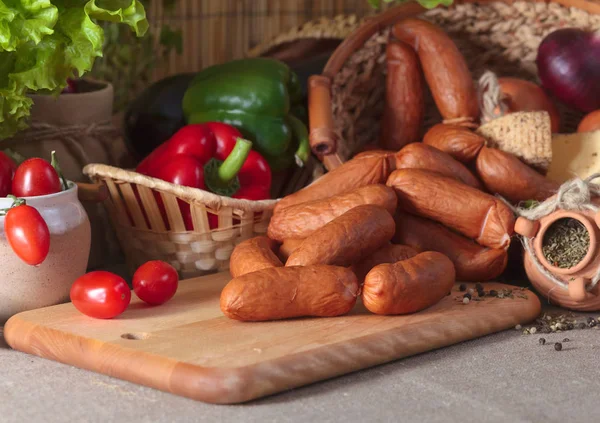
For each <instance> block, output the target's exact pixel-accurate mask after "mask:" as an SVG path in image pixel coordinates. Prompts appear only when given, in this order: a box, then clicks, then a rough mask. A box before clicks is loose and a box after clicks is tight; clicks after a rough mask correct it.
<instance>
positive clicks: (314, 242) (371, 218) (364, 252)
mask: <svg viewBox="0 0 600 423" xmlns="http://www.w3.org/2000/svg"><path fill="white" fill-rule="evenodd" d="M395 231H396V225H395V223H394V219H393V218H392V215H391V214H390V213H389V212H388V211H387V210H386V209H384V208H383V207H379V206H371V205H364V206H358V207H354V208H353V209H351V210H349V211H347V212H346V213H344V214H343V215H341V216H340V217H337V218H335V219H334V220H332V221H331V222H329V223H328V224H326V225H325V226H323V227H322V228H321V229H320V230H318V231H316V232H315V233H313V234H312V235H310V236H309V237H307V238H306V239H305V240H304V242H303V243H302V244H300V246H299V247H298V248H297V249H296V250H295V251H294V252H293V253H292V255H291V256H290V258H289V259H288V261H287V262H286V263H285V265H286V266H309V265H312V264H331V265H336V266H350V265H351V264H354V263H356V262H357V261H358V260H360V259H362V258H364V257H367V256H369V255H370V254H372V253H374V252H375V251H377V249H379V248H380V247H381V246H382V245H383V244H385V243H386V242H388V241H389V240H390V239H392V237H393V236H394V233H395Z"/></svg>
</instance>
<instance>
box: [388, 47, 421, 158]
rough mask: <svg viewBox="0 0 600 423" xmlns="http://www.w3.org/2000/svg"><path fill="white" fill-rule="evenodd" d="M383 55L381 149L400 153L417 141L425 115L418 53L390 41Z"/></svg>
mask: <svg viewBox="0 0 600 423" xmlns="http://www.w3.org/2000/svg"><path fill="white" fill-rule="evenodd" d="M385 54H386V66H387V76H386V84H385V108H384V110H383V118H382V121H381V136H380V139H381V145H382V146H383V147H384V148H386V149H388V150H400V149H401V148H402V147H404V146H405V145H406V144H408V143H411V142H417V141H419V133H420V132H421V127H422V125H423V119H424V116H425V100H424V98H425V97H424V94H423V76H422V74H421V66H420V65H419V58H418V57H417V53H416V52H415V50H414V49H413V48H412V47H411V46H409V45H408V44H406V43H403V42H402V41H396V40H390V41H389V42H388V44H387V48H386V50H385Z"/></svg>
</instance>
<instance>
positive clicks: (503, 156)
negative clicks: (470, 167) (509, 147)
mask: <svg viewBox="0 0 600 423" xmlns="http://www.w3.org/2000/svg"><path fill="white" fill-rule="evenodd" d="M476 165H477V173H478V174H479V177H480V178H481V180H482V181H483V183H484V185H485V186H486V187H487V189H488V190H489V191H490V192H492V193H496V194H499V195H501V196H502V197H504V198H506V199H507V200H509V201H510V202H512V203H518V202H520V201H525V200H536V201H543V200H545V199H547V198H548V197H551V196H552V195H554V194H556V192H557V191H558V188H559V187H560V184H558V183H556V182H554V181H551V180H550V179H547V178H545V177H544V176H543V175H540V174H539V173H538V172H536V171H535V170H533V169H532V168H530V167H529V166H527V165H526V164H525V163H523V162H522V161H521V160H519V159H518V158H517V157H516V156H514V155H512V154H510V153H507V152H504V151H502V150H498V149H496V148H488V147H483V148H482V149H481V151H480V152H479V156H477V161H476Z"/></svg>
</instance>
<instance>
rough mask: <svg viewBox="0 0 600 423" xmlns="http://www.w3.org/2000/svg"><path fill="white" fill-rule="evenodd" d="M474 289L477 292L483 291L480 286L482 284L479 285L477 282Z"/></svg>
mask: <svg viewBox="0 0 600 423" xmlns="http://www.w3.org/2000/svg"><path fill="white" fill-rule="evenodd" d="M475 289H476V290H478V291H483V285H482V284H480V283H479V282H477V283H476V284H475Z"/></svg>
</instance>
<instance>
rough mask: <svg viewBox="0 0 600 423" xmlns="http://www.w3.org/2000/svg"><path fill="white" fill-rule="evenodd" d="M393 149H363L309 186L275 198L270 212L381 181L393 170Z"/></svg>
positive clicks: (382, 182)
mask: <svg viewBox="0 0 600 423" xmlns="http://www.w3.org/2000/svg"><path fill="white" fill-rule="evenodd" d="M394 165H395V159H394V152H393V151H381V150H374V151H366V152H364V153H361V154H358V155H356V156H355V157H354V158H353V159H351V160H349V161H347V162H346V163H344V164H343V165H341V166H340V167H337V168H335V169H333V170H332V171H331V172H328V173H326V174H325V175H323V176H321V177H320V178H319V179H317V180H316V181H315V182H313V183H312V184H310V185H309V186H307V187H305V188H303V189H301V190H300V191H297V192H295V193H293V194H290V195H288V196H287V197H284V198H282V199H281V200H279V202H278V203H277V205H276V206H275V210H274V211H273V214H276V213H278V212H280V211H281V210H283V209H284V208H286V207H290V206H293V205H294V204H300V203H305V202H307V201H314V200H320V199H323V198H328V197H331V196H333V195H336V194H342V193H345V192H348V191H351V190H353V189H355V188H359V187H364V186H365V185H373V184H384V183H385V181H386V180H387V178H388V176H389V175H390V173H391V172H392V170H394Z"/></svg>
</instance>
